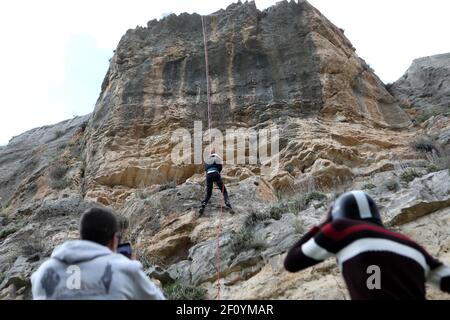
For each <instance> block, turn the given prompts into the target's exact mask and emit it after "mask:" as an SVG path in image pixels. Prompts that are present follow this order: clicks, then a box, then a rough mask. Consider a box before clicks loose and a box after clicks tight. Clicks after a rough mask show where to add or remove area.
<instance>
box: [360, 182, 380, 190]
mask: <svg viewBox="0 0 450 320" xmlns="http://www.w3.org/2000/svg"><path fill="white" fill-rule="evenodd" d="M376 187H377V186H376V185H374V184H373V183H366V184H365V185H363V187H362V189H363V190H372V189H375V188H376Z"/></svg>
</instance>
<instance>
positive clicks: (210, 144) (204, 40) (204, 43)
mask: <svg viewBox="0 0 450 320" xmlns="http://www.w3.org/2000/svg"><path fill="white" fill-rule="evenodd" d="M202 30H203V47H204V48H205V66H206V68H205V70H206V96H207V100H208V134H209V153H210V154H211V153H212V137H211V124H212V120H211V87H210V83H209V60H208V42H207V37H206V25H205V19H204V17H203V16H202Z"/></svg>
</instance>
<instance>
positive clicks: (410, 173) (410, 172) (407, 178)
mask: <svg viewBox="0 0 450 320" xmlns="http://www.w3.org/2000/svg"><path fill="white" fill-rule="evenodd" d="M421 176H422V174H421V173H419V172H417V171H416V170H415V169H412V168H411V169H407V170H405V171H403V172H402V173H401V174H400V179H402V181H404V182H407V183H408V182H411V181H413V180H414V179H416V178H420V177H421Z"/></svg>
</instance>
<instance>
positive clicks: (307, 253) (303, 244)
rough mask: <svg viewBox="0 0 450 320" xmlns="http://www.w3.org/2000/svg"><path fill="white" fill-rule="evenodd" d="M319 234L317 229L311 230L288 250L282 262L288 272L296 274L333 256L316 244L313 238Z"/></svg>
mask: <svg viewBox="0 0 450 320" xmlns="http://www.w3.org/2000/svg"><path fill="white" fill-rule="evenodd" d="M318 233H320V228H319V227H314V228H312V229H311V230H310V231H309V232H308V233H307V234H305V235H304V236H303V237H302V238H301V239H300V240H299V241H298V242H297V243H296V244H295V245H294V246H293V247H292V249H291V250H289V252H288V254H287V256H286V259H285V260H284V268H285V269H286V270H287V271H289V272H297V271H301V270H303V269H306V268H308V267H311V266H313V265H315V264H318V263H320V262H322V261H324V260H325V259H327V258H329V257H331V256H333V254H332V253H330V252H328V251H327V250H326V249H325V248H323V247H321V246H320V245H319V244H317V242H316V240H315V236H316V235H317V234H318Z"/></svg>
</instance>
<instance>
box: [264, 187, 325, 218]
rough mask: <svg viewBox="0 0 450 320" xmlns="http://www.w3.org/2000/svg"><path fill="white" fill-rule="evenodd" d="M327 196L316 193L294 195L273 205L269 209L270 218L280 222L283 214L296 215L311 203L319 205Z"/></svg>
mask: <svg viewBox="0 0 450 320" xmlns="http://www.w3.org/2000/svg"><path fill="white" fill-rule="evenodd" d="M326 199H327V196H326V195H325V194H323V193H321V192H318V191H312V192H307V193H304V194H300V195H294V196H291V197H288V198H285V199H283V198H282V199H281V200H280V201H279V202H277V203H274V204H272V205H271V206H270V208H269V215H270V218H272V219H274V220H280V219H281V217H282V216H283V214H285V213H289V212H290V213H294V214H297V213H298V212H300V211H303V210H306V209H307V208H308V206H309V205H310V204H311V203H312V202H313V201H319V202H321V204H322V203H323V201H324V200H326Z"/></svg>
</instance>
